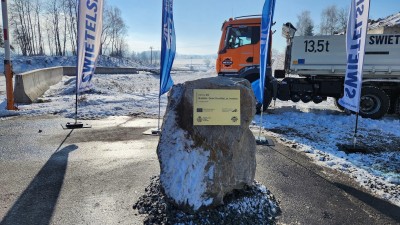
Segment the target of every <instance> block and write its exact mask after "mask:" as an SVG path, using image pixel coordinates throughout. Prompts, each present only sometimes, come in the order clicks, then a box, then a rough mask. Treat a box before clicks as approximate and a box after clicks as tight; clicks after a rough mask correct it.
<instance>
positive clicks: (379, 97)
mask: <svg viewBox="0 0 400 225" xmlns="http://www.w3.org/2000/svg"><path fill="white" fill-rule="evenodd" d="M260 25H261V17H260V16H245V17H237V18H231V19H229V20H228V21H225V22H224V23H223V25H222V36H221V40H220V44H219V50H218V58H217V61H216V70H217V73H218V75H219V76H224V77H237V78H245V79H247V80H249V81H250V82H253V81H255V80H257V79H259V77H260V75H259V71H260V69H259V64H260ZM295 32H296V28H295V27H294V26H293V25H292V24H290V23H286V24H284V26H283V28H282V35H283V36H284V37H285V38H286V39H287V47H286V53H285V68H284V70H276V71H274V73H273V71H272V70H271V65H268V68H267V74H266V83H265V91H264V93H265V96H264V104H263V106H264V108H263V110H265V109H266V108H267V107H268V106H269V104H270V103H271V100H272V99H279V100H282V101H289V100H291V101H293V102H299V101H302V102H304V103H307V102H311V101H313V102H314V103H317V104H318V103H321V102H322V101H324V100H326V99H327V98H328V97H332V98H335V99H336V100H338V99H339V98H341V97H342V95H343V88H344V76H345V72H346V66H347V64H346V63H347V59H346V40H345V35H318V36H295ZM271 40H272V38H271ZM269 44H270V47H271V42H270V43H269ZM270 49H271V48H270ZM268 57H269V58H270V59H271V54H269V56H268ZM399 58H400V34H369V35H367V43H366V56H365V61H364V70H363V86H362V93H361V101H360V115H361V116H362V117H365V118H373V119H378V118H381V117H383V116H384V115H386V114H388V113H389V114H393V113H400V61H399V60H398V59H399ZM269 61H270V62H271V60H269ZM273 74H274V76H273ZM289 74H291V75H296V76H290V77H288V76H287V75H289ZM260 106H261V104H258V107H257V111H260ZM337 106H338V107H339V108H340V109H343V108H341V107H340V106H339V105H338V104H337Z"/></svg>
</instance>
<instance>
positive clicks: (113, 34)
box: [101, 6, 127, 57]
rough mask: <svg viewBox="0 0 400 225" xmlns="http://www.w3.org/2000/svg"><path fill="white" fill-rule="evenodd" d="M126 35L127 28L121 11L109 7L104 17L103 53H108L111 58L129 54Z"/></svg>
mask: <svg viewBox="0 0 400 225" xmlns="http://www.w3.org/2000/svg"><path fill="white" fill-rule="evenodd" d="M126 33H127V26H126V24H125V21H124V20H123V19H122V15H121V10H120V9H119V8H117V7H113V6H107V7H106V9H105V10H104V16H103V31H102V41H101V53H102V54H105V53H108V54H109V55H110V56H116V57H122V56H124V55H125V54H127V52H126V49H127V44H126V41H125V36H126Z"/></svg>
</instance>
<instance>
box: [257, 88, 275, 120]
mask: <svg viewBox="0 0 400 225" xmlns="http://www.w3.org/2000/svg"><path fill="white" fill-rule="evenodd" d="M271 102H272V93H271V91H268V90H265V91H264V104H263V112H265V111H266V110H267V109H268V106H269V105H270V104H271ZM260 113H261V104H260V103H257V104H256V114H260Z"/></svg>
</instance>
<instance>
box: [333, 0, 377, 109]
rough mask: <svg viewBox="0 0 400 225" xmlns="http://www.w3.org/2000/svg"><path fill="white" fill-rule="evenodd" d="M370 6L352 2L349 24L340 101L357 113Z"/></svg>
mask: <svg viewBox="0 0 400 225" xmlns="http://www.w3.org/2000/svg"><path fill="white" fill-rule="evenodd" d="M369 6H370V0H351V8H350V14H349V20H348V22H347V39H346V48H347V68H346V77H345V82H344V95H343V98H341V99H339V104H340V105H342V106H343V107H345V108H347V109H349V110H351V111H353V112H357V113H358V112H359V110H360V97H361V87H362V75H363V66H364V55H365V39H366V36H367V29H368V17H369Z"/></svg>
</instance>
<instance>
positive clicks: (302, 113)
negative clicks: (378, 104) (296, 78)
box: [254, 99, 400, 206]
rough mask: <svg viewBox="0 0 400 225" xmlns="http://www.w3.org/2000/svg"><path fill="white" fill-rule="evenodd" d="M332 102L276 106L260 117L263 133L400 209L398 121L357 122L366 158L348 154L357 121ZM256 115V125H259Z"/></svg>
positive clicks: (278, 103) (359, 137)
mask: <svg viewBox="0 0 400 225" xmlns="http://www.w3.org/2000/svg"><path fill="white" fill-rule="evenodd" d="M333 101H334V100H333V99H328V101H327V102H325V103H323V104H318V105H316V104H313V103H308V104H304V103H302V104H298V105H293V103H289V102H277V105H276V106H275V107H274V108H272V109H269V110H268V113H267V114H266V115H265V114H264V116H263V118H262V121H263V127H264V128H265V129H266V131H267V134H268V135H271V136H273V137H275V138H276V140H278V141H279V142H280V143H283V144H285V145H287V146H288V147H290V148H292V149H295V150H296V151H299V152H303V153H305V154H306V155H307V156H308V157H309V158H311V159H312V160H313V161H314V162H315V163H316V164H318V165H321V166H325V167H329V168H332V169H335V170H338V171H341V172H343V173H345V174H348V175H349V176H350V177H351V178H353V179H354V180H356V181H357V182H358V183H359V185H360V186H361V187H363V188H365V189H368V190H370V191H371V192H372V193H373V194H374V195H376V196H378V197H380V198H382V199H385V200H388V201H390V202H392V203H393V204H395V205H398V206H400V154H399V152H400V130H399V127H400V120H399V118H398V116H397V117H395V116H394V117H389V116H387V117H385V118H383V119H381V120H371V119H363V118H360V120H359V130H358V139H357V141H358V144H359V145H361V146H362V147H363V148H364V149H365V150H366V153H346V152H344V151H342V150H341V149H342V148H341V145H343V144H352V143H353V132H354V126H355V120H356V117H355V116H354V115H351V116H349V115H345V114H344V113H341V112H340V111H338V110H337V109H335V106H334V103H333ZM260 119H261V118H260V116H259V115H256V117H255V119H254V122H255V123H257V124H258V123H259V121H260Z"/></svg>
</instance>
